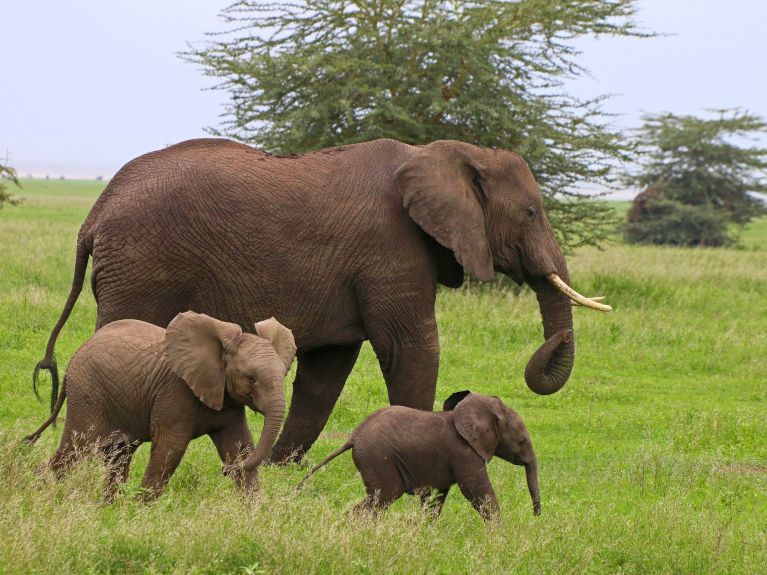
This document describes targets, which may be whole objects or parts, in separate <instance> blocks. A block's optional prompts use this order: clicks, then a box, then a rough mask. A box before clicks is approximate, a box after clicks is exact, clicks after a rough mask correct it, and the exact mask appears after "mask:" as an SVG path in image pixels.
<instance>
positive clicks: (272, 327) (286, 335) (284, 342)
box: [256, 317, 296, 373]
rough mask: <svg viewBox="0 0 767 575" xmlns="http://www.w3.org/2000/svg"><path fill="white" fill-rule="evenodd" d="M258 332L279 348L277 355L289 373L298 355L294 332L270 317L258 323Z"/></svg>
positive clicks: (275, 347)
mask: <svg viewBox="0 0 767 575" xmlns="http://www.w3.org/2000/svg"><path fill="white" fill-rule="evenodd" d="M256 333H257V334H258V335H259V336H261V337H263V338H264V339H267V340H269V341H270V342H271V343H272V346H274V349H275V350H277V355H279V356H280V359H281V360H282V361H283V363H284V364H285V373H288V371H289V370H290V365H291V364H292V363H293V358H294V357H296V340H295V339H293V332H292V331H290V330H289V329H288V328H286V327H285V326H284V325H282V324H281V323H280V322H278V321H277V320H276V319H274V318H273V317H270V318H269V319H265V320H264V321H260V322H258V323H257V324H256Z"/></svg>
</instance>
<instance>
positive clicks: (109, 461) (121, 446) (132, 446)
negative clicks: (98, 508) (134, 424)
mask: <svg viewBox="0 0 767 575" xmlns="http://www.w3.org/2000/svg"><path fill="white" fill-rule="evenodd" d="M137 447H138V444H136V443H131V442H130V441H129V440H128V438H126V437H119V438H117V439H116V440H115V441H114V442H112V443H109V444H107V445H105V447H104V460H105V462H106V477H105V480H104V493H103V496H102V501H103V502H104V503H112V501H114V498H115V495H117V492H118V491H119V489H120V487H121V486H122V485H123V484H124V483H125V481H126V480H127V479H128V473H129V472H130V464H131V460H132V458H133V454H134V453H135V451H136V449H137Z"/></svg>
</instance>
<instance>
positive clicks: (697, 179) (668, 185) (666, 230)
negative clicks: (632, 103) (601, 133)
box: [625, 109, 767, 245]
mask: <svg viewBox="0 0 767 575" xmlns="http://www.w3.org/2000/svg"><path fill="white" fill-rule="evenodd" d="M714 113H715V117H714V118H699V117H695V116H675V115H673V114H658V115H648V116H645V117H644V122H645V123H644V125H643V126H642V127H641V128H640V129H639V130H638V132H637V136H636V144H637V148H638V150H639V151H640V156H639V157H640V158H642V161H641V163H640V166H639V168H638V169H637V170H636V171H634V172H632V173H629V174H626V175H625V182H626V183H627V184H628V185H631V186H635V187H639V188H646V191H645V192H643V194H645V197H639V198H638V202H635V206H634V209H632V212H631V213H629V225H628V227H627V228H626V237H627V239H629V241H636V242H643V243H672V244H677V245H724V244H725V243H728V241H729V239H730V238H729V237H728V234H727V226H728V224H736V225H740V226H742V225H744V224H746V223H748V222H749V221H751V219H753V218H754V217H756V216H757V215H760V214H763V213H764V211H765V206H764V203H763V202H762V201H761V200H760V199H759V198H758V197H757V196H755V195H754V194H753V193H754V192H761V193H765V192H767V149H765V148H761V147H759V146H757V145H756V144H755V141H754V140H753V137H754V136H755V135H756V134H759V133H765V132H767V123H765V121H764V120H763V119H762V118H760V117H758V116H755V115H752V114H749V113H748V112H745V111H743V110H739V109H734V110H715V111H714ZM650 190H653V194H652V195H647V192H648V191H650ZM640 204H641V205H640Z"/></svg>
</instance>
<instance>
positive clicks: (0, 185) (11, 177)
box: [0, 164, 21, 208]
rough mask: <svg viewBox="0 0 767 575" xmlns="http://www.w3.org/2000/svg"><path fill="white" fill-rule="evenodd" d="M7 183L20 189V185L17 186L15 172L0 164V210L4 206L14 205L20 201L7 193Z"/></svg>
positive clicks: (17, 181)
mask: <svg viewBox="0 0 767 575" xmlns="http://www.w3.org/2000/svg"><path fill="white" fill-rule="evenodd" d="M8 181H10V182H12V183H13V184H16V185H17V186H19V187H21V184H19V180H18V178H17V177H16V170H14V169H13V168H11V167H10V166H4V165H3V164H0V208H2V207H3V205H5V204H11V205H16V204H18V203H19V202H20V201H21V200H19V199H18V198H14V197H13V196H12V195H11V194H10V192H8V189H7V188H8V185H7V182H8Z"/></svg>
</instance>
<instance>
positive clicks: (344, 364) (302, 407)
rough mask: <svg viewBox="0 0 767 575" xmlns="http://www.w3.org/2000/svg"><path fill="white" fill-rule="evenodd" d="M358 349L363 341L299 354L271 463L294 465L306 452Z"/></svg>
mask: <svg viewBox="0 0 767 575" xmlns="http://www.w3.org/2000/svg"><path fill="white" fill-rule="evenodd" d="M361 346H362V342H356V343H353V344H349V345H334V346H327V347H323V348H320V349H316V350H312V351H310V352H307V353H302V354H299V356H298V371H297V374H296V380H295V381H294V382H293V398H292V399H291V401H290V410H289V412H288V417H287V419H286V420H285V426H284V427H283V429H282V434H281V435H280V438H279V439H278V440H277V443H276V444H275V445H274V449H272V455H271V461H272V462H274V463H280V464H284V463H290V462H297V461H300V460H301V458H302V457H303V456H304V454H305V453H306V452H307V451H308V450H309V448H310V447H311V446H312V444H313V443H314V442H315V440H316V439H317V437H318V436H319V435H320V432H321V431H322V429H323V428H324V427H325V423H327V421H328V417H330V412H331V411H333V406H335V404H336V401H337V400H338V396H339V395H341V391H342V390H343V388H344V384H345V383H346V378H347V377H349V373H351V371H352V368H353V367H354V363H355V362H356V361H357V356H358V355H359V352H360V347H361Z"/></svg>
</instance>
